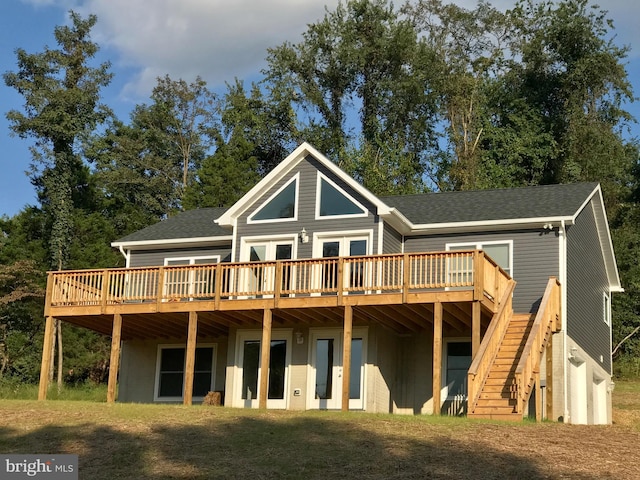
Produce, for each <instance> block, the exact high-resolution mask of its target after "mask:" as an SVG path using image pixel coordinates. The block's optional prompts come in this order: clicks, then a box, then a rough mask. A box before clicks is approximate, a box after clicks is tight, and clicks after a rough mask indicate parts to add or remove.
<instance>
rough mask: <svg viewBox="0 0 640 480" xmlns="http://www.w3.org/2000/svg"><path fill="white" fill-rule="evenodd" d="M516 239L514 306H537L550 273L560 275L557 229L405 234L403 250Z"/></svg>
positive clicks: (531, 308) (525, 309)
mask: <svg viewBox="0 0 640 480" xmlns="http://www.w3.org/2000/svg"><path fill="white" fill-rule="evenodd" d="M502 240H503V241H509V240H511V241H513V277H514V279H515V280H516V282H517V284H516V290H515V292H514V295H513V308H514V311H515V312H517V313H533V312H536V311H537V310H538V306H539V304H540V300H541V299H542V295H543V294H544V289H545V287H546V285H547V282H548V280H549V277H550V276H556V277H557V276H558V275H559V270H558V268H559V267H558V265H559V239H558V237H557V232H556V231H553V232H548V231H543V230H542V228H540V230H519V231H510V232H497V233H473V234H466V235H433V236H421V237H405V246H404V251H405V252H407V253H413V252H429V251H444V250H445V249H446V245H447V244H448V243H467V242H493V241H502Z"/></svg>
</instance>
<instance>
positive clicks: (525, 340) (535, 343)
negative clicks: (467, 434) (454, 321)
mask: <svg viewBox="0 0 640 480" xmlns="http://www.w3.org/2000/svg"><path fill="white" fill-rule="evenodd" d="M514 286H515V282H512V283H511V285H510V288H509V289H508V290H507V291H505V294H504V296H503V298H502V299H501V301H500V305H499V307H498V309H497V310H496V311H495V313H494V316H493V318H492V320H491V323H490V324H489V327H488V328H487V331H486V332H485V335H484V338H483V340H482V343H481V345H480V348H479V351H478V354H477V355H476V357H475V358H474V360H473V362H472V363H471V367H469V371H468V374H467V385H468V391H469V399H468V404H469V405H468V411H467V416H468V417H473V418H490V419H496V420H522V419H523V417H524V416H525V415H526V414H527V413H528V404H529V399H530V397H531V394H532V393H533V392H534V391H536V390H539V389H540V362H541V360H542V356H543V354H544V352H545V349H546V348H547V346H548V345H550V343H549V342H550V340H551V336H552V334H553V333H555V332H557V331H558V330H559V326H560V323H561V322H560V313H561V312H560V299H561V295H560V284H559V283H558V281H557V279H556V278H555V277H550V278H549V282H548V283H547V288H546V289H545V292H544V295H543V296H542V299H541V302H540V307H539V309H538V312H537V313H535V314H529V313H526V314H515V313H513V310H512V308H511V294H512V292H513V287H514ZM548 354H550V352H548ZM539 393H540V392H538V396H537V397H536V419H537V420H540V419H541V418H542V404H541V402H540V396H539Z"/></svg>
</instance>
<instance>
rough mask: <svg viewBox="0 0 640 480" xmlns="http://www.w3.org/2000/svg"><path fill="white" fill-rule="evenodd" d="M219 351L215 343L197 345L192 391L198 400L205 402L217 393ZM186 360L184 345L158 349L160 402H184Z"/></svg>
mask: <svg viewBox="0 0 640 480" xmlns="http://www.w3.org/2000/svg"><path fill="white" fill-rule="evenodd" d="M216 350H217V349H216V344H215V343H207V344H198V345H196V357H195V365H194V371H193V391H192V395H193V399H194V400H202V399H203V398H204V396H205V395H206V394H207V393H208V392H209V391H211V390H213V389H214V385H215V365H216ZM186 356H187V353H186V347H185V346H184V345H180V344H175V345H158V353H157V357H156V379H155V389H154V400H155V401H156V402H177V401H182V399H183V397H184V378H185V364H186Z"/></svg>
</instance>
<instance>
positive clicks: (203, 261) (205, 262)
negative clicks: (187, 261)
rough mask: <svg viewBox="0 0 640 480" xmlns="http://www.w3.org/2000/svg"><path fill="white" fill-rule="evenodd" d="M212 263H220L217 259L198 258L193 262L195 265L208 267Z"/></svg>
mask: <svg viewBox="0 0 640 480" xmlns="http://www.w3.org/2000/svg"><path fill="white" fill-rule="evenodd" d="M210 263H218V262H217V260H216V259H215V258H196V259H194V260H193V264H194V265H208V264H210Z"/></svg>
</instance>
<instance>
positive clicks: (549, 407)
mask: <svg viewBox="0 0 640 480" xmlns="http://www.w3.org/2000/svg"><path fill="white" fill-rule="evenodd" d="M544 356H545V362H546V374H547V375H546V377H547V382H546V385H545V392H544V395H545V404H546V405H545V406H546V408H545V410H546V418H547V419H553V416H554V415H553V330H552V332H551V333H549V340H547V346H546V347H545V354H544Z"/></svg>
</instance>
